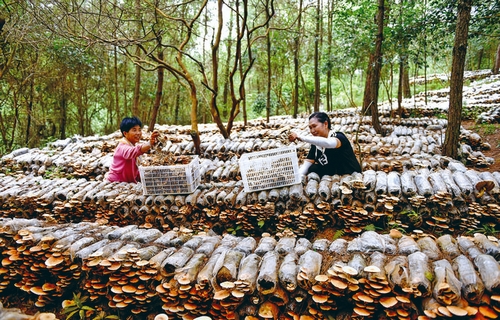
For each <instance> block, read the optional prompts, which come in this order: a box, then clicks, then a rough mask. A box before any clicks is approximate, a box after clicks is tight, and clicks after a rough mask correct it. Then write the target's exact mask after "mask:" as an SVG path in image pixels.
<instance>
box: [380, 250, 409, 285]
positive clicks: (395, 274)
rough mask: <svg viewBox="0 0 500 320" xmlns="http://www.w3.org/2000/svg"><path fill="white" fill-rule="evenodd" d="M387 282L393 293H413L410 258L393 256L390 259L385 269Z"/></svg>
mask: <svg viewBox="0 0 500 320" xmlns="http://www.w3.org/2000/svg"><path fill="white" fill-rule="evenodd" d="M384 270H385V273H386V274H387V280H388V281H389V285H390V286H391V288H392V291H394V292H396V293H398V294H405V293H408V292H412V289H411V287H410V273H409V268H408V258H407V257H406V256H393V257H392V258H389V260H388V262H387V264H386V265H385V267H384Z"/></svg>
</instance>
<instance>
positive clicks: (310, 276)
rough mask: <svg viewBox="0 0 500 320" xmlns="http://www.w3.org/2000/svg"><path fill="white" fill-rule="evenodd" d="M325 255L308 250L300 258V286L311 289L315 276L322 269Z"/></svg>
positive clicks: (298, 277) (298, 276)
mask: <svg viewBox="0 0 500 320" xmlns="http://www.w3.org/2000/svg"><path fill="white" fill-rule="evenodd" d="M322 262H323V256H322V255H321V254H319V253H318V252H315V251H312V250H308V251H306V253H304V254H303V255H302V256H300V258H299V263H298V268H299V273H298V274H297V280H298V284H299V286H300V287H301V288H302V289H304V290H309V289H311V287H312V285H313V284H314V281H315V280H314V278H315V277H316V276H317V275H318V274H319V273H320V271H321V263H322Z"/></svg>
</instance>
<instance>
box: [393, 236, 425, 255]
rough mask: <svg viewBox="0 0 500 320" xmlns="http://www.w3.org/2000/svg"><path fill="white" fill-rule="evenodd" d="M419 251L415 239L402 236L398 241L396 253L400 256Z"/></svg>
mask: <svg viewBox="0 0 500 320" xmlns="http://www.w3.org/2000/svg"><path fill="white" fill-rule="evenodd" d="M417 251H420V247H419V246H418V244H417V242H416V241H415V239H413V238H412V237H410V236H402V237H401V238H400V239H399V241H398V253H399V254H401V255H405V256H407V255H410V254H412V253H414V252H417Z"/></svg>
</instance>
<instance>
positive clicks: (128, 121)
mask: <svg viewBox="0 0 500 320" xmlns="http://www.w3.org/2000/svg"><path fill="white" fill-rule="evenodd" d="M135 126H139V127H141V128H142V122H141V120H139V118H137V117H127V118H123V120H122V123H120V131H121V132H122V135H123V133H124V132H129V130H130V129H132V128H133V127H135ZM123 136H125V135H123Z"/></svg>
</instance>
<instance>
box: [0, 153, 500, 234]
mask: <svg viewBox="0 0 500 320" xmlns="http://www.w3.org/2000/svg"><path fill="white" fill-rule="evenodd" d="M408 163H413V164H414V165H415V166H419V165H420V166H421V167H420V169H418V170H415V169H411V170H407V169H405V167H404V166H403V168H402V169H401V170H402V171H401V172H398V171H387V172H386V171H375V170H371V169H370V170H365V171H364V172H363V173H353V174H352V175H343V176H339V175H335V176H324V177H322V178H321V179H320V178H319V177H318V176H317V175H316V174H310V175H309V176H308V177H307V180H306V181H305V182H304V183H303V184H296V185H292V186H287V187H281V188H276V189H270V190H263V191H257V192H248V193H247V192H245V190H244V188H243V183H242V181H235V180H233V181H228V182H219V183H202V184H201V185H200V186H199V187H198V188H197V189H196V190H195V191H194V192H193V193H192V194H188V195H178V194H170V195H143V193H142V186H141V184H140V183H139V184H128V183H110V182H107V181H96V180H86V179H83V178H82V179H66V178H62V179H44V178H42V177H40V176H25V175H19V176H14V175H11V176H4V177H0V182H1V183H0V185H1V187H0V215H1V216H3V217H10V218H13V217H17V218H38V217H40V218H44V219H45V220H47V221H54V222H63V223H64V222H80V221H98V222H102V223H108V224H110V225H118V226H121V225H126V224H137V225H139V226H142V227H145V228H153V227H154V228H156V229H159V230H161V231H168V230H171V229H173V228H175V227H181V226H182V227H188V228H190V229H193V230H196V231H205V230H208V229H214V230H216V231H227V232H234V233H237V234H241V235H258V234H260V233H261V232H263V231H267V232H271V233H276V232H282V231H284V230H287V229H291V230H294V232H295V233H296V234H297V235H299V236H310V235H312V234H314V233H315V232H316V231H317V230H321V229H323V228H324V227H325V226H330V227H335V226H336V227H338V228H344V229H345V232H349V233H351V232H361V231H362V229H363V228H364V227H366V226H368V225H374V226H376V227H381V228H382V229H385V228H387V227H388V226H391V227H393V228H397V227H401V228H404V229H409V230H413V229H422V230H424V231H432V232H449V233H462V232H466V231H470V230H477V229H481V228H484V226H485V225H486V226H488V225H489V224H491V225H493V226H494V225H495V224H496V223H497V222H498V220H499V219H500V206H499V204H498V201H499V200H500V173H498V172H493V173H490V172H487V171H485V172H479V171H476V170H471V169H467V168H466V167H465V166H464V165H463V164H462V163H459V162H456V161H449V160H447V161H446V163H444V162H443V165H446V168H445V169H442V168H441V167H440V166H439V165H438V166H436V167H435V168H433V167H431V168H430V169H429V167H426V166H425V162H424V161H420V160H419V159H413V160H412V161H410V160H409V161H408ZM436 163H437V160H436ZM428 165H430V164H428ZM486 185H487V188H485V187H481V186H486ZM492 228H494V227H492Z"/></svg>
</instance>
